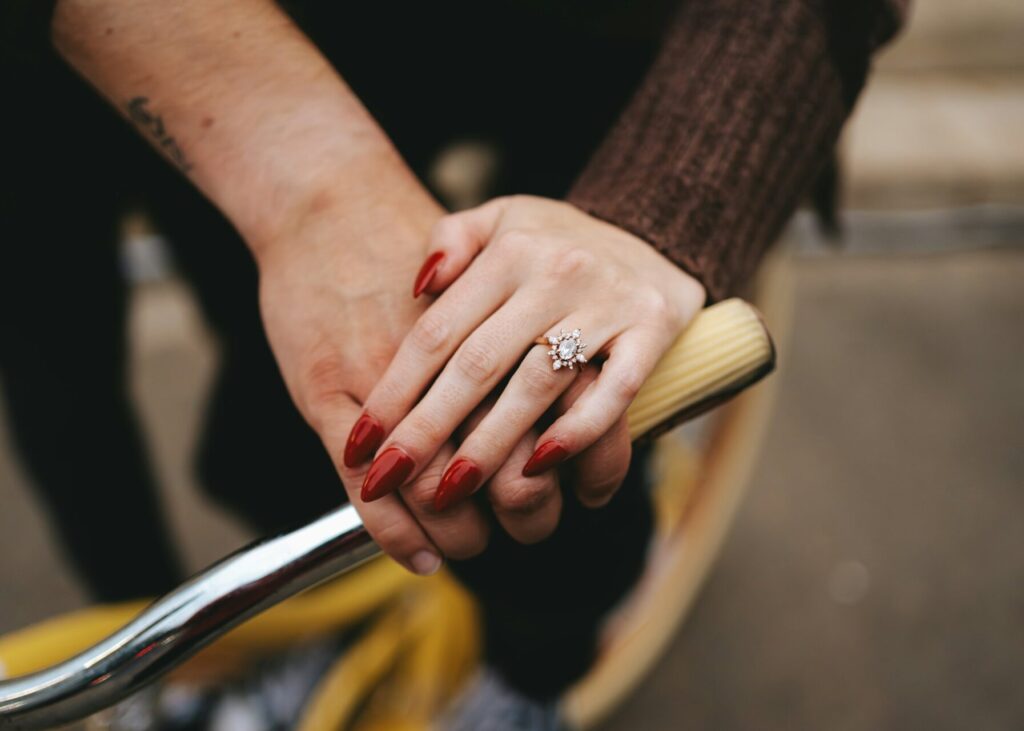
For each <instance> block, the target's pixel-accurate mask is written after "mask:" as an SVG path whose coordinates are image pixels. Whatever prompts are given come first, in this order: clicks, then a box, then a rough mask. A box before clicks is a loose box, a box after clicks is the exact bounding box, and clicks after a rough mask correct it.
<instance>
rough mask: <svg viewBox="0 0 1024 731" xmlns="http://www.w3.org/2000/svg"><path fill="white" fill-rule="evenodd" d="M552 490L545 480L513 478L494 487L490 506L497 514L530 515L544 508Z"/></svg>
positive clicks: (552, 487)
mask: <svg viewBox="0 0 1024 731" xmlns="http://www.w3.org/2000/svg"><path fill="white" fill-rule="evenodd" d="M553 489H554V485H553V484H552V482H551V481H550V480H547V479H539V478H530V477H514V478H510V479H508V480H506V481H503V482H501V484H497V485H495V489H494V490H493V491H492V495H491V504H492V505H493V506H494V509H495V510H496V511H498V512H503V513H511V514H515V515H531V514H533V513H536V512H537V511H538V510H540V509H541V508H542V507H544V505H545V504H546V503H547V501H548V500H549V499H550V498H551V493H552V490H553Z"/></svg>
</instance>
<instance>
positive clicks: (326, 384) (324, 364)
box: [304, 353, 346, 414]
mask: <svg viewBox="0 0 1024 731" xmlns="http://www.w3.org/2000/svg"><path fill="white" fill-rule="evenodd" d="M304 382H305V386H306V388H305V391H306V398H305V401H306V405H307V407H308V411H309V412H310V413H312V414H316V413H318V412H319V408H320V406H321V405H324V404H330V403H333V402H335V401H337V400H338V399H339V398H342V397H344V396H346V391H345V367H344V366H343V365H342V362H341V359H340V358H338V357H337V356H336V355H334V354H333V353H327V354H323V355H317V356H315V357H313V358H312V359H311V360H310V361H309V364H308V365H307V367H306V369H305V378H304Z"/></svg>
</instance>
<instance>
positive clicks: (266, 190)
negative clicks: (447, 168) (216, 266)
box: [53, 0, 421, 254]
mask: <svg viewBox="0 0 1024 731" xmlns="http://www.w3.org/2000/svg"><path fill="white" fill-rule="evenodd" d="M53 36H54V42H55V45H56V47H57V49H58V51H59V52H60V53H61V54H62V55H63V56H64V57H65V58H66V59H67V61H68V62H69V63H70V64H71V65H72V66H73V67H74V68H75V69H77V70H78V72H79V73H81V74H82V75H83V76H84V77H85V78H86V79H87V80H88V81H90V82H91V83H92V84H93V85H94V86H95V87H96V88H97V89H98V90H99V91H100V92H101V93H102V94H103V95H104V96H106V97H107V98H108V99H109V101H110V102H111V103H112V104H113V105H114V106H116V107H117V108H118V109H119V110H120V111H121V112H122V113H123V114H124V115H125V116H126V117H128V119H129V120H131V122H132V123H133V124H134V125H135V126H136V127H137V128H138V129H139V132H140V133H141V134H143V135H144V136H145V137H146V138H147V139H149V141H150V142H151V143H152V144H153V145H154V146H155V147H156V148H157V149H158V150H159V151H160V152H161V153H162V154H163V155H164V156H165V157H167V159H168V160H169V161H170V162H172V163H173V164H175V165H176V166H177V167H178V168H179V169H180V170H181V171H182V172H183V173H184V174H185V175H187V176H188V177H189V178H190V179H192V181H193V182H194V183H195V184H196V185H197V186H198V187H199V188H200V189H201V190H202V191H203V193H204V194H206V195H207V196H208V197H209V198H210V199H211V200H212V201H213V202H214V203H215V204H216V205H217V206H218V207H219V208H220V209H221V210H222V211H223V212H224V213H225V214H226V215H227V216H228V218H229V219H231V221H232V222H233V223H234V224H235V226H236V227H237V228H238V229H239V231H240V232H241V233H242V235H243V236H244V237H245V238H246V240H247V241H248V242H249V243H250V245H251V246H252V247H253V248H254V250H255V251H256V253H257V254H259V253H260V251H261V250H262V249H263V248H264V247H266V246H267V245H268V242H270V241H273V240H275V239H277V238H279V234H280V232H281V231H283V230H287V229H288V228H289V227H293V226H294V225H295V224H296V223H297V220H298V219H301V218H303V217H305V216H307V215H309V214H311V213H312V214H315V213H316V212H317V211H322V210H325V209H330V210H332V211H345V210H356V209H357V208H358V207H361V206H365V205H368V204H371V203H372V204H374V205H379V201H377V202H374V197H375V196H376V197H379V191H381V190H386V191H387V192H388V194H389V195H393V196H395V197H396V198H398V199H400V198H401V197H402V196H403V195H418V194H421V192H420V191H419V190H418V185H417V183H416V181H415V179H414V178H413V176H412V175H411V173H410V172H409V171H408V170H407V168H406V167H405V166H404V164H403V163H402V161H401V159H400V157H399V156H398V154H397V152H396V151H395V150H394V148H393V147H392V145H391V144H390V142H389V141H388V139H387V137H386V136H385V134H384V132H383V131H382V130H381V129H380V128H379V127H378V126H377V124H376V123H375V122H374V120H373V119H372V118H371V116H370V115H369V113H368V112H367V111H366V110H365V108H364V107H363V106H362V105H361V104H360V102H359V100H358V99H357V98H356V97H355V96H354V95H353V94H352V92H351V91H350V90H349V89H348V87H347V86H346V85H345V84H344V82H343V81H342V79H341V78H340V77H339V76H338V75H337V74H336V73H335V71H334V70H333V69H332V68H331V66H330V65H329V64H328V63H327V61H326V60H325V59H324V58H323V57H322V56H321V55H320V53H319V52H318V51H317V49H316V48H315V47H314V46H313V45H312V44H311V43H310V42H309V40H308V39H307V38H306V37H305V36H304V35H302V33H301V32H300V31H299V30H298V29H297V28H296V27H295V26H294V25H293V24H292V22H291V21H290V19H289V18H288V17H287V16H285V15H284V14H283V13H282V12H281V11H280V9H279V8H278V7H277V6H276V5H275V4H274V3H272V2H269V0H245V1H242V0H184V1H181V2H175V3H166V2H162V0H131V1H128V0H61V1H60V2H59V3H58V5H57V8H56V12H55V15H54V20H53Z"/></svg>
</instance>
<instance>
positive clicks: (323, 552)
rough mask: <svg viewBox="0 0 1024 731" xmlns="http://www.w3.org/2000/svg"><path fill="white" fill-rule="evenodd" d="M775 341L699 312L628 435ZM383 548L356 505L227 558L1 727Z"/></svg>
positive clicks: (100, 688)
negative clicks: (370, 533) (376, 541)
mask: <svg viewBox="0 0 1024 731" xmlns="http://www.w3.org/2000/svg"><path fill="white" fill-rule="evenodd" d="M774 364H775V349H774V346H773V344H772V341H771V337H770V336H769V334H768V331H767V330H766V329H765V327H764V324H763V323H762V321H761V318H760V316H759V315H758V313H757V311H756V310H755V309H754V308H753V307H751V306H750V305H748V304H747V303H745V302H743V301H741V300H735V299H734V300H726V301H724V302H720V303H718V304H716V305H713V306H711V307H709V308H707V309H705V310H704V311H703V312H701V313H700V315H698V317H697V318H695V319H694V321H693V322H692V323H691V324H690V326H689V328H687V330H686V332H684V333H683V335H682V336H680V338H679V339H678V340H677V341H676V342H675V344H674V345H673V346H672V347H671V348H670V349H669V350H668V352H667V353H665V355H664V356H663V357H662V359H661V360H660V361H659V363H658V366H657V368H655V370H654V372H653V373H652V374H651V376H650V377H649V378H648V379H647V381H646V382H645V383H644V386H643V388H641V389H640V392H639V394H638V395H637V397H636V399H635V400H634V402H633V404H632V405H631V406H630V408H629V414H628V420H629V427H630V436H631V437H632V439H634V440H636V439H639V438H640V437H641V436H644V435H653V434H656V433H660V432H661V431H663V430H664V429H666V428H668V427H669V426H671V425H672V424H675V423H678V422H679V421H681V420H683V419H685V418H688V417H690V416H694V415H696V414H699V413H701V412H702V411H704V410H706V409H707V408H709V407H710V406H713V405H717V404H718V403H721V402H722V401H723V400H725V399H726V398H728V397H729V396H732V395H733V394H735V393H737V392H739V391H740V390H742V389H743V388H745V387H746V386H749V385H750V384H752V383H754V382H756V381H757V380H759V379H760V378H762V377H763V376H765V375H766V374H768V373H769V372H771V370H772V368H773V367H774ZM379 553H380V549H379V548H378V547H377V545H376V544H375V543H373V541H372V540H371V539H370V536H369V534H368V533H367V531H366V529H365V528H364V527H363V522H362V520H361V519H360V517H359V514H358V513H357V512H356V510H355V508H354V507H352V506H351V505H346V506H345V507H342V508H339V509H337V510H334V511H332V512H330V513H328V514H327V515H325V516H323V517H321V518H318V519H317V520H315V521H313V522H312V523H309V524H308V525H305V526H302V527H301V528H297V529H295V530H293V531H290V532H286V533H282V534H280V535H278V536H276V537H273V538H268V539H265V540H262V541H258V542H256V543H254V544H252V545H251V546H249V547H247V548H243V549H241V550H240V551H238V552H236V553H234V554H232V555H231V556H229V557H227V558H225V559H223V560H221V561H219V562H218V563H216V564H214V565H213V566H211V567H210V568H208V569H206V570H205V571H203V572H202V573H200V574H199V575H197V576H195V577H193V578H192V579H190V580H189V581H187V582H186V583H184V584H183V585H181V586H180V587H178V588H177V589H175V590H174V591H172V592H171V593H170V594H167V595H166V596H164V597H162V598H161V599H158V600H157V601H156V602H154V603H153V604H151V605H150V606H149V607H147V608H146V609H145V610H143V611H142V613H141V614H139V616H138V617H137V618H135V619H134V620H133V621H132V622H130V623H129V624H128V625H126V626H125V627H123V628H122V629H121V630H119V631H118V632H116V633H114V634H113V635H111V636H110V637H108V638H107V639H105V640H103V641H102V642H100V643H98V644H96V645H94V646H93V647H91V648H89V649H88V650H85V651H84V652H81V653H79V654H78V655H76V656H74V657H72V658H71V659H69V660H66V661H64V662H62V663H60V664H58V665H55V666H53V667H51V668H48V669H45V670H41V671H39V672H36V673H32V674H30V675H26V676H23V677H20V678H14V679H11V680H5V681H0V729H4V730H6V729H40V728H50V727H53V726H56V725H59V724H62V723H68V722H71V721H75V720H78V719H81V718H85V717H86V716H89V715H91V714H93V713H95V712H97V711H100V710H102V709H103V708H106V707H108V706H111V705H113V704H115V703H117V702H118V701H120V700H122V699H123V698H125V697H127V696H129V695H131V694H132V693H134V692H135V691H137V690H140V689H141V688H143V687H145V686H146V685H148V684H149V683H151V682H153V681H155V680H157V679H158V678H160V677H162V676H163V675H165V674H166V673H167V672H169V671H170V670H172V669H173V668H175V667H177V666H178V665H180V664H181V663H182V662H184V661H185V660H186V659H188V658H189V657H191V656H192V655H194V654H195V653H196V652H198V651H199V650H200V649H202V648H203V647H205V646H206V645H208V644H209V643H210V642H212V641H213V640H215V639H216V638H217V637H219V636H221V635H223V634H224V633H225V632H227V631H228V630H230V629H232V628H233V627H235V626H237V625H238V624H241V623H242V622H244V621H245V620H247V619H249V618H250V617H253V616H254V615H256V614H259V613H260V612H262V611H264V610H266V609H269V608H270V607H272V606H274V605H275V604H278V603H279V602H281V601H283V600H285V599H287V598H288V597H291V596H294V595H295V594H298V593H299V592H301V591H304V590H305V589H308V588H310V587H312V586H315V585H316V584H319V583H321V582H323V581H325V580H327V579H330V578H333V577H335V576H338V575H339V574H342V573H344V572H345V571H348V570H349V569H352V568H355V567H356V566H358V565H359V564H361V563H363V562H365V561H367V560H369V559H371V558H373V557H374V556H376V555H378V554H379Z"/></svg>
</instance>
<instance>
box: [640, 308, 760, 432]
mask: <svg viewBox="0 0 1024 731" xmlns="http://www.w3.org/2000/svg"><path fill="white" fill-rule="evenodd" d="M774 367H775V345H774V344H773V343H772V339H771V335H769V333H768V329H767V328H766V327H765V325H764V321H763V320H762V319H761V315H760V313H758V311H757V310H756V309H754V307H753V306H751V305H749V304H747V303H746V302H744V301H743V300H741V299H728V300H723V301H722V302H719V303H718V304H714V305H711V306H710V307H708V308H706V309H704V310H702V311H701V312H700V314H698V315H697V317H695V318H694V320H693V322H691V323H690V326H689V327H688V328H687V329H686V330H685V331H684V332H683V334H682V335H680V336H679V339H678V340H676V342H675V343H674V344H673V345H672V347H671V348H669V349H668V351H666V353H665V355H664V356H663V357H662V359H661V360H660V361H658V365H657V366H656V367H655V369H654V371H653V372H652V373H651V375H650V376H649V377H648V378H647V380H646V381H645V382H644V385H643V386H642V387H641V388H640V391H639V393H637V396H636V398H635V399H634V400H633V403H632V404H630V407H629V410H628V411H627V414H626V416H627V419H628V421H629V435H630V438H631V439H632V440H633V441H636V440H638V439H640V438H652V437H655V436H657V435H658V434H661V433H662V432H664V431H667V430H668V429H671V428H672V427H673V426H675V425H676V424H679V423H681V422H683V421H686V420H687V419H689V418H692V417H694V416H697V415H699V414H701V413H703V412H704V411H707V410H708V409H711V408H713V407H715V406H717V405H718V404H720V403H722V402H723V401H726V400H728V399H729V398H731V397H732V396H734V395H736V394H737V393H739V392H740V391H742V390H743V389H744V388H746V387H747V386H750V385H751V384H753V383H755V382H757V381H758V380H760V379H761V378H763V377H764V376H766V375H767V374H768V373H771V371H772V369H773V368H774Z"/></svg>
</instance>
